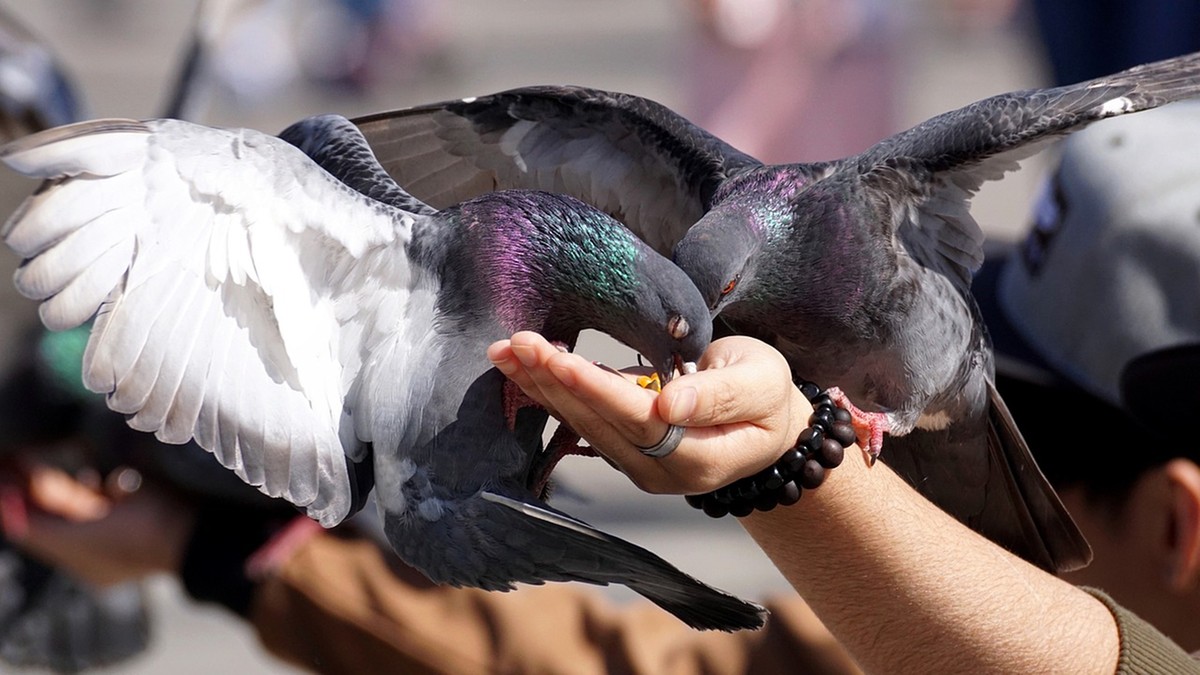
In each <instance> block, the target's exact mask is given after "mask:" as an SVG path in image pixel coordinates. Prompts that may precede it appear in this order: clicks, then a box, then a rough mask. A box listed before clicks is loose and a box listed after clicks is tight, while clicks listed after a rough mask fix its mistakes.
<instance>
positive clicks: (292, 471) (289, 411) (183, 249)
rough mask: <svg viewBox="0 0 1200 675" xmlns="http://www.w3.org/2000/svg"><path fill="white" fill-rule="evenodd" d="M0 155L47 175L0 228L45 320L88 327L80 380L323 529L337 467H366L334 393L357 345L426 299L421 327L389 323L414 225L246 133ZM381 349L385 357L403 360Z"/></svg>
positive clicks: (361, 437) (61, 132)
mask: <svg viewBox="0 0 1200 675" xmlns="http://www.w3.org/2000/svg"><path fill="white" fill-rule="evenodd" d="M0 157H2V159H3V160H4V161H5V162H6V163H8V164H9V165H10V166H12V167H13V168H15V169H17V170H18V171H20V172H22V173H25V174H27V175H31V176H35V177H41V178H47V179H51V182H49V183H47V184H46V186H45V187H44V188H43V189H42V190H41V191H39V192H38V193H37V194H35V195H34V196H32V197H30V198H29V199H28V200H27V202H26V203H25V204H24V205H23V206H22V208H21V209H20V210H18V212H17V213H15V214H14V215H13V217H12V218H11V219H10V221H9V222H8V223H7V224H6V226H5V230H4V236H5V240H6V242H7V243H8V245H9V246H10V247H12V248H13V249H14V250H15V251H16V252H17V253H19V254H21V255H22V256H25V257H28V258H31V260H29V261H28V262H27V263H26V264H25V265H24V266H23V267H22V268H21V269H20V271H19V272H18V273H17V275H16V284H17V287H18V289H19V290H20V291H21V292H22V293H23V294H25V295H27V296H29V297H31V298H34V299H38V300H43V304H42V307H41V313H42V317H43V320H44V321H45V323H46V325H47V326H48V327H50V328H54V329H62V328H68V327H71V326H75V325H79V324H80V323H82V322H84V321H86V320H87V319H89V318H91V317H92V316H94V315H95V316H96V317H97V318H96V323H95V326H94V328H93V331H92V336H91V338H90V340H89V342H88V347H87V351H86V354H85V361H84V374H85V375H84V377H85V383H86V384H87V386H88V387H89V388H90V389H92V390H94V391H97V392H102V393H105V394H107V395H108V396H109V405H110V407H112V408H113V409H114V410H117V411H119V412H123V413H126V414H129V415H131V417H130V420H129V423H130V424H131V425H132V426H133V427H135V428H137V429H141V430H146V431H153V432H155V433H156V434H157V435H158V437H159V438H160V439H161V440H163V441H166V442H172V443H181V442H185V441H187V440H188V439H190V438H192V437H194V438H195V439H196V441H197V442H198V443H199V444H200V445H201V446H203V447H204V448H206V449H208V450H210V451H212V452H213V453H214V454H215V455H216V457H217V458H218V459H219V460H220V461H221V463H222V464H224V465H225V466H226V467H229V468H230V469H232V470H233V471H235V472H236V473H237V474H238V475H239V476H241V477H242V478H243V479H244V480H246V481H247V482H249V483H251V484H253V485H257V486H259V487H260V489H262V490H263V491H264V492H266V493H267V494H269V495H272V496H279V497H283V498H285V499H288V500H289V501H291V502H293V503H295V504H296V505H298V506H302V507H307V509H308V513H309V515H310V516H312V517H314V518H316V519H318V520H320V521H321V523H322V524H324V525H327V526H329V525H333V524H336V523H337V522H339V521H340V520H342V519H343V518H344V517H346V515H347V514H348V513H349V509H350V500H351V489H350V485H349V477H348V473H347V469H346V457H345V456H346V455H347V454H348V455H350V456H351V457H352V458H354V459H362V458H363V457H364V455H365V451H364V448H363V446H362V443H361V442H362V441H368V442H369V441H372V440H374V439H373V438H372V430H371V428H370V426H371V425H370V424H369V421H367V420H357V421H356V420H352V419H349V417H348V415H349V412H348V410H350V409H352V408H353V407H354V405H355V404H356V402H355V401H349V402H347V401H346V396H347V393H348V392H350V391H351V390H352V389H354V390H356V391H357V390H360V389H369V388H370V387H366V388H364V387H361V386H357V381H358V379H359V378H360V376H361V375H362V373H361V372H360V371H361V369H362V366H363V364H364V363H366V362H368V361H369V360H370V359H371V357H370V354H369V351H370V349H371V346H372V345H370V344H368V343H369V342H372V341H373V342H376V343H379V342H383V341H385V340H386V339H387V336H388V335H397V334H403V333H404V332H405V331H413V330H415V326H417V325H423V326H429V325H430V323H431V321H430V319H431V316H430V315H429V314H428V313H429V312H432V308H431V306H430V303H428V302H427V300H422V302H420V303H418V304H419V305H420V307H421V309H420V311H421V312H422V313H424V314H426V315H425V316H423V317H420V318H421V319H423V320H422V321H417V322H415V324H409V325H407V326H405V325H403V324H404V321H403V320H402V319H403V318H404V317H403V315H405V314H406V309H405V308H406V305H407V303H408V298H409V286H410V282H411V280H412V274H411V271H410V270H409V267H408V259H407V255H406V253H405V245H406V244H407V242H408V241H409V238H410V236H411V231H412V225H413V217H412V215H411V214H407V213H404V212H401V211H398V210H395V209H391V208H390V207H385V206H384V205H381V204H379V203H377V202H375V201H372V200H370V199H367V198H365V197H363V196H362V195H360V194H358V193H357V192H355V191H353V190H351V189H350V188H348V187H347V186H345V185H343V184H342V183H340V182H338V181H337V180H335V179H333V178H332V177H331V176H329V174H327V173H325V172H324V171H322V170H321V169H319V168H318V167H317V166H316V165H315V164H314V163H312V162H311V161H310V160H309V159H308V158H307V157H306V156H304V154H303V153H301V152H300V151H298V150H296V149H295V148H293V147H292V146H290V145H288V144H286V143H284V142H283V141H280V140H279V139H276V138H274V137H271V136H268V135H265V134H260V133H257V132H253V131H248V130H221V129H213V128H209V127H202V126H198V125H193V124H188V123H184V122H178V121H174V120H158V121H151V122H144V123H143V122H133V121H127V120H102V121H96V122H86V123H82V124H79V125H73V126H70V127H61V128H59V129H54V130H50V131H48V132H45V133H43V134H38V135H36V136H32V137H28V138H26V139H22V140H21V141H18V142H16V143H14V144H11V145H10V146H8V147H6V148H5V149H4V150H3V152H2V153H0ZM64 177H68V178H66V179H65V180H64ZM69 177H73V178H69ZM422 297H424V296H422ZM381 308H382V309H383V315H384V316H383V323H384V324H387V325H383V324H381V323H380V320H379V318H378V317H377V316H376V312H377V310H379V309H381ZM409 309H415V308H409ZM398 314H399V315H401V316H400V317H397V315H398ZM410 318H411V317H410ZM381 335H382V336H383V337H381ZM407 337H409V338H412V337H416V338H418V339H417V340H415V341H414V342H415V343H417V344H419V343H421V342H422V340H421V339H419V338H421V337H422V336H420V335H418V336H411V335H410V336H407ZM394 351H395V345H394V344H389V346H388V350H387V353H388V356H387V357H386V358H387V359H388V360H389V366H390V367H397V368H403V367H404V363H396V362H395V361H396V357H395V356H394V354H393V352H394ZM417 358H421V354H411V353H406V354H405V355H404V358H403V359H401V360H402V361H409V360H411V359H417ZM383 379H385V380H389V381H391V382H393V383H397V382H402V381H403V376H402V374H397V373H396V372H395V371H393V372H392V373H391V374H390V375H389V376H384V377H383ZM386 403H387V402H379V404H380V405H383V404H386ZM362 404H363V405H365V402H362ZM392 412H393V413H395V412H396V411H394V410H393V411H392ZM376 414H378V413H376ZM393 424H394V422H393ZM347 426H350V427H352V428H356V429H358V428H360V427H361V429H360V432H359V433H358V434H353V433H351V434H347V433H345V430H346V427H347ZM339 435H341V436H340V438H341V440H339ZM389 436H390V434H389ZM387 440H388V441H394V440H395V438H394V437H389V438H388V439H387ZM343 445H344V446H345V447H343Z"/></svg>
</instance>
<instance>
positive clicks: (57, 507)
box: [28, 463, 112, 522]
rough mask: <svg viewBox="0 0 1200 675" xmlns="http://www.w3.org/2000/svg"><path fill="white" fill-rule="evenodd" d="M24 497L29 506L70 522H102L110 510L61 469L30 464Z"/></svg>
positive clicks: (105, 502) (103, 500)
mask: <svg viewBox="0 0 1200 675" xmlns="http://www.w3.org/2000/svg"><path fill="white" fill-rule="evenodd" d="M28 494H29V502H30V504H32V505H33V506H36V507H37V508H39V509H41V510H42V511H45V512H46V513H49V514H51V515H55V516H58V517H60V518H64V519H66V520H70V521H74V522H84V521H90V520H97V519H99V518H102V517H104V516H105V515H107V514H108V511H109V509H110V508H111V506H112V503H111V502H110V501H109V500H108V499H107V498H105V497H104V495H102V494H100V492H98V491H97V490H95V489H93V488H90V487H88V486H86V485H84V484H83V483H81V482H79V481H77V480H75V479H74V478H72V477H71V475H70V474H68V473H67V472H65V471H62V470H61V469H57V468H54V467H50V466H46V465H44V464H36V463H34V464H31V465H30V466H29V467H28Z"/></svg>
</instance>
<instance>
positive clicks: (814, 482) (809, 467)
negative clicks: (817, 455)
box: [800, 459, 825, 490]
mask: <svg viewBox="0 0 1200 675" xmlns="http://www.w3.org/2000/svg"><path fill="white" fill-rule="evenodd" d="M824 482H825V467H823V466H821V465H820V463H818V462H817V461H816V460H814V459H810V460H808V461H807V462H805V463H804V470H803V471H801V472H800V486H801V487H803V488H804V489H805V490H812V489H813V488H817V487H821V483H824Z"/></svg>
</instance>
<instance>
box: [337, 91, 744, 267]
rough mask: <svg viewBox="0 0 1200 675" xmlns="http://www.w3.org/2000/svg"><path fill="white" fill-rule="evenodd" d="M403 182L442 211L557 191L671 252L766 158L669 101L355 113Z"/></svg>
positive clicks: (535, 97)
mask: <svg viewBox="0 0 1200 675" xmlns="http://www.w3.org/2000/svg"><path fill="white" fill-rule="evenodd" d="M354 121H355V123H356V124H357V125H358V126H359V128H360V129H362V131H363V134H364V136H365V137H366V139H367V141H368V142H369V143H370V144H371V147H372V148H373V149H374V150H375V153H376V155H377V156H378V157H379V160H380V162H381V163H382V164H383V166H384V168H385V169H387V171H388V173H390V174H391V175H392V177H393V178H395V179H396V181H397V182H398V183H400V184H401V185H403V186H405V188H406V189H408V190H410V191H411V192H412V193H413V194H415V195H416V196H417V197H419V198H421V199H423V200H425V201H426V202H428V203H430V204H431V205H433V206H435V207H438V208H444V207H446V206H448V205H450V204H452V203H457V202H459V201H463V200H465V199H468V198H471V197H475V196H478V195H479V194H481V193H483V192H487V191H490V190H495V189H506V188H528V189H540V190H548V191H552V192H563V193H567V194H570V195H572V196H574V197H576V198H578V199H580V200H582V201H584V202H587V203H589V204H591V205H593V206H595V207H596V208H599V209H600V210H602V211H605V212H607V213H609V214H610V215H612V216H614V217H616V218H617V219H619V220H621V221H622V222H624V223H625V224H626V225H627V226H629V228H630V229H632V230H633V231H634V232H636V233H637V235H638V236H639V237H641V238H642V239H643V240H644V241H646V243H648V244H650V245H651V246H652V247H654V248H655V249H656V250H658V251H659V252H660V253H663V254H665V255H670V252H671V249H672V248H673V247H674V245H675V243H676V242H677V241H678V240H679V239H680V238H682V236H683V234H684V232H686V231H687V228H688V227H690V226H691V225H692V223H694V222H695V221H696V220H697V219H699V217H700V216H701V215H703V213H704V212H705V211H706V210H707V209H708V207H709V205H710V202H711V199H712V195H713V193H714V192H715V190H716V188H717V186H718V185H720V183H721V182H722V181H724V180H725V178H726V177H728V176H730V175H733V174H735V173H737V172H739V171H742V170H744V169H746V168H750V167H756V166H760V165H761V163H760V162H759V161H758V160H756V159H754V158H753V157H750V156H749V155H746V154H744V153H742V152H740V151H738V150H736V149H734V148H733V147H732V146H730V145H728V144H727V143H725V142H723V141H721V140H720V139H718V138H716V137H715V136H713V135H711V134H709V133H708V132H706V131H704V130H703V129H700V128H699V127H697V126H695V125H693V124H692V123H690V122H688V121H687V120H686V119H684V118H683V117H681V116H679V115H678V114H676V113H674V112H672V111H671V110H669V109H667V108H665V107H664V106H662V105H660V104H658V103H655V102H654V101H650V100H648V99H644V98H641V97H638V96H632V95H628V94H619V93H610V92H604V91H598V90H594V89H587V88H583V87H527V88H522V89H513V90H509V91H505V92H500V93H497V94H492V95H490V96H483V97H479V98H470V99H463V100H455V101H446V102H442V103H435V104H432V105H427V106H421V107H417V108H410V109H407V110H400V111H396V112H389V113H381V114H377V115H371V116H368V117H363V118H358V119H356V120H354Z"/></svg>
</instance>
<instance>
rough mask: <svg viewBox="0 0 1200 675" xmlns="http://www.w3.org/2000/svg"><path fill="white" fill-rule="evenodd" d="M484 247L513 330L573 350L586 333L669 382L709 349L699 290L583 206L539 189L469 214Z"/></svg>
mask: <svg viewBox="0 0 1200 675" xmlns="http://www.w3.org/2000/svg"><path fill="white" fill-rule="evenodd" d="M462 214H463V218H464V222H465V224H466V225H467V226H468V228H469V229H471V230H472V231H474V232H475V233H476V236H477V237H479V240H478V244H477V245H479V246H482V247H483V248H485V249H490V250H485V251H484V255H482V256H479V257H478V258H476V259H477V260H482V261H484V262H483V263H482V265H481V266H482V267H483V268H485V269H479V270H477V272H478V273H479V274H480V276H481V280H482V282H483V286H484V287H485V288H487V289H488V290H489V291H490V293H489V295H490V298H489V299H488V303H489V304H490V305H491V306H492V307H493V308H494V311H495V313H496V317H497V319H498V321H499V322H500V324H501V325H502V326H503V328H504V330H505V331H506V332H510V333H511V332H515V331H518V330H534V331H538V332H540V333H542V334H543V335H545V336H546V337H547V338H548V339H552V340H560V341H562V342H565V343H568V344H573V343H574V341H575V337H576V335H577V334H578V333H579V332H580V331H582V330H585V329H589V328H590V329H595V330H599V331H601V332H604V333H606V334H608V335H610V336H612V337H613V338H615V339H617V340H619V341H620V342H622V343H624V344H626V345H628V346H629V347H632V348H633V349H635V350H637V351H638V352H639V353H640V354H641V355H642V356H644V357H645V358H647V359H648V360H649V361H650V363H651V364H652V365H653V366H654V367H655V368H656V369H657V370H658V372H659V375H660V376H661V377H663V378H664V379H670V378H671V376H672V375H673V374H674V370H675V368H676V366H682V365H683V364H686V363H694V362H695V361H696V360H697V359H699V358H700V355H701V354H703V353H704V350H705V349H707V348H708V343H709V340H710V339H711V337H712V324H711V321H710V319H709V313H708V309H707V307H706V306H705V303H704V300H703V299H702V298H701V297H700V293H699V291H697V290H696V287H695V285H694V284H693V283H692V281H691V280H690V279H689V278H688V276H687V275H686V274H684V273H683V271H682V270H680V269H679V268H678V267H676V266H675V265H674V264H672V263H671V261H669V260H667V259H666V258H664V257H663V256H662V255H660V254H658V253H657V252H655V251H654V250H653V249H651V248H650V247H649V246H647V245H646V244H644V243H643V242H642V241H641V240H640V239H638V238H637V237H636V236H634V234H633V233H632V232H630V231H629V230H628V229H627V228H626V227H625V226H624V225H622V224H621V223H619V222H617V221H616V220H615V219H613V218H612V217H610V216H608V215H606V214H604V213H602V212H600V211H598V210H596V209H594V208H592V207H590V206H587V205H585V204H583V203H582V202H580V201H578V200H576V199H574V198H571V197H568V196H565V195H558V194H550V193H544V192H534V191H507V192H502V193H490V194H489V195H485V196H483V197H480V198H478V199H476V200H473V201H472V202H470V203H469V204H466V205H464V206H463V209H462Z"/></svg>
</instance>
